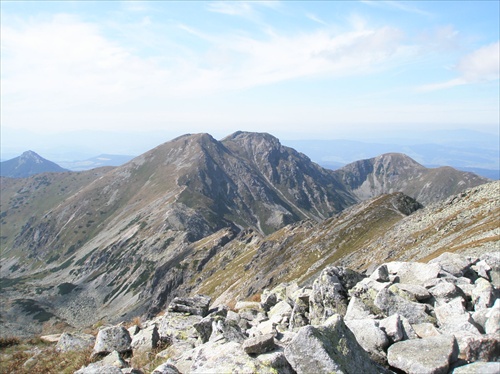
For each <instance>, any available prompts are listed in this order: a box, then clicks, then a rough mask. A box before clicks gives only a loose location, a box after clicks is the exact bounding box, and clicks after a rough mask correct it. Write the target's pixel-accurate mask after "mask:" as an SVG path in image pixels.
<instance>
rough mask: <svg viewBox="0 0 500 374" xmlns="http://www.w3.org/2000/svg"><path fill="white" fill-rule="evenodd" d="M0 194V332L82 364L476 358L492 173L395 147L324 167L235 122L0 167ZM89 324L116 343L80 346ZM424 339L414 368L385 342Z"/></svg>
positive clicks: (490, 275) (491, 276)
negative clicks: (72, 168)
mask: <svg viewBox="0 0 500 374" xmlns="http://www.w3.org/2000/svg"><path fill="white" fill-rule="evenodd" d="M0 204H1V212H2V213H1V217H0V223H1V226H0V227H1V237H0V240H1V245H2V252H1V258H0V261H1V267H0V276H1V279H0V284H1V288H0V303H1V305H2V310H1V314H0V318H1V323H2V331H1V336H2V337H9V336H17V337H21V338H28V337H33V336H39V335H40V334H43V335H46V334H53V333H62V332H64V335H62V336H61V338H60V339H59V338H57V339H56V340H58V341H59V343H58V344H59V346H58V347H59V348H58V349H60V350H61V351H66V350H67V349H69V348H68V346H71V343H70V342H71V341H72V339H74V340H75V341H78V343H75V344H78V345H79V346H80V347H85V348H84V349H89V347H90V345H92V344H91V343H89V341H92V342H94V343H93V344H94V345H92V347H93V348H92V349H93V351H92V352H90V353H89V355H88V360H87V361H89V362H85V363H84V364H82V366H89V365H92V366H91V367H90V368H88V369H82V370H101V369H98V368H97V367H98V366H99V365H101V366H102V365H108V366H109V365H111V366H113V367H114V369H110V367H111V366H109V367H108V368H107V369H102V370H104V371H103V372H106V370H114V371H115V372H117V371H116V370H120V371H121V372H127V370H129V372H132V368H130V367H128V368H126V366H133V367H134V368H135V369H140V370H143V371H146V372H150V371H151V370H153V369H154V368H151V367H150V369H151V370H149V369H147V370H146V369H144V367H145V366H144V365H146V364H144V363H138V361H141V360H142V359H140V357H142V356H141V355H142V354H143V353H141V354H139V352H146V356H148V357H150V358H151V357H152V356H155V354H156V353H159V350H160V348H165V349H166V351H165V352H163V353H162V355H160V356H158V357H157V358H155V359H154V360H152V361H151V360H150V361H148V364H147V365H150V366H151V365H154V364H155V363H158V364H159V361H162V362H161V364H162V366H161V367H160V368H159V369H158V370H164V371H165V372H181V373H184V372H200V373H201V372H220V370H222V371H228V372H231V371H235V372H238V370H239V372H248V371H250V372H269V371H273V370H275V371H277V372H283V373H286V372H290V373H294V372H308V371H307V368H308V367H309V368H314V372H318V371H327V372H329V371H331V372H345V373H351V372H359V371H365V370H366V371H368V372H372V371H373V372H384V371H388V372H390V371H395V372H419V370H420V371H421V372H427V371H426V370H428V368H429V367H431V368H432V369H429V370H430V371H428V372H446V371H449V370H451V369H453V368H454V367H455V366H456V367H457V369H456V370H458V369H459V368H458V366H460V368H463V367H464V365H463V364H464V363H465V362H466V361H470V362H473V361H475V364H474V365H476V366H475V367H478V365H480V363H483V362H486V361H491V360H496V358H494V357H496V356H495V355H494V354H489V353H488V354H486V356H484V354H483V353H479V352H480V351H481V352H482V351H484V352H490V350H491V349H496V348H495V347H497V346H498V341H497V340H495V339H493V340H492V337H491V336H490V335H491V333H489V332H486V325H485V324H486V322H487V320H489V318H490V315H494V314H495V313H496V312H494V311H495V310H496V309H495V308H496V306H495V305H496V304H495V300H496V299H497V298H498V278H500V277H499V276H498V266H497V264H498V258H497V257H495V252H497V251H498V245H499V239H500V237H499V233H498V228H499V224H498V217H499V216H500V184H499V182H498V181H496V182H490V181H488V180H485V179H484V178H480V177H477V176H474V175H473V174H470V173H463V172H458V171H456V170H453V169H450V168H444V169H443V168H437V169H426V168H424V167H423V166H421V165H418V164H417V163H415V162H414V161H413V160H411V159H410V158H408V157H407V156H404V155H400V154H387V155H381V156H380V157H378V158H375V159H372V160H364V161H360V162H359V163H354V164H352V165H348V166H347V167H345V168H343V169H341V170H337V171H331V170H327V169H323V168H321V167H319V166H318V165H316V164H314V163H313V162H311V161H310V160H309V158H308V157H307V156H305V155H303V154H301V153H299V152H296V151H295V150H293V149H291V148H288V147H284V146H282V145H281V144H280V142H279V140H278V139H276V138H275V137H273V136H271V135H269V134H256V133H247V132H237V133H234V134H232V135H230V136H228V137H226V138H224V139H222V140H216V139H214V138H213V137H211V136H210V135H208V134H194V135H184V136H181V137H179V138H176V139H174V140H172V141H170V142H167V143H164V144H162V145H160V146H158V147H156V148H155V149H152V150H151V151H149V152H146V153H145V154H143V155H141V156H139V157H137V158H135V159H133V160H131V161H130V162H128V163H127V164H125V165H122V166H120V167H104V168H97V169H93V170H88V171H82V172H71V173H70V172H66V173H42V174H37V175H34V176H31V177H28V178H4V177H2V178H1V195H0ZM484 290H486V291H484ZM488 290H489V291H488ZM483 291H484V292H486V293H485V294H484V295H483V293H482V292H483ZM488 292H489V293H488ZM486 294H487V295H486ZM450 295H452V296H450ZM485 295H486V296H485ZM488 295H489V296H488ZM457 300H458V301H457ZM459 304H460V305H462V307H460V306H459ZM483 307H484V309H487V310H488V312H484V313H487V314H488V315H487V316H486V315H484V316H482V317H480V318H481V321H482V322H481V323H482V324H483V325H484V326H483V327H482V328H480V326H482V325H481V324H480V323H479V322H477V321H476V322H474V321H475V320H474V321H471V318H472V319H473V314H474V313H475V312H476V311H477V310H479V309H481V308H483ZM452 308H453V309H452ZM460 308H462V309H463V313H462V312H460V313H462V316H461V317H456V316H455V315H456V314H460V313H459V312H458V311H459V310H462V309H460ZM476 309H477V310H476ZM448 314H450V315H452V317H453V316H455V317H456V320H453V321H452V319H449V320H447V319H446V318H447V317H446V316H447V315H448ZM353 315H355V316H356V317H355V318H351V317H352V316H353ZM467 316H469V317H470V318H469V317H467ZM452 317H450V318H452ZM455 317H453V318H455ZM134 318H135V319H136V320H137V326H135V327H133V329H129V330H127V329H125V328H124V326H123V325H120V322H125V323H126V324H127V327H129V326H128V325H129V322H127V321H131V320H134ZM478 318H479V317H478ZM139 319H140V321H141V322H140V323H139V322H138V320H139ZM491 321H493V320H491ZM400 325H401V326H403V327H404V326H406V327H404V329H403V327H401V328H399V327H397V326H400ZM492 325H494V323H493V322H488V326H490V327H488V331H492V330H491V329H492V327H491V326H492ZM92 326H94V328H92ZM97 326H105V327H106V329H109V330H106V331H104V329H101V330H100V331H97V330H96V328H97ZM409 326H410V327H411V328H412V329H413V330H411V329H410V327H409ZM453 326H461V327H460V331H462V330H465V331H468V332H471V331H472V332H473V333H474V334H475V335H474V336H481V337H482V338H481V339H483V340H481V339H479V338H475V337H470V336H469V335H467V337H464V336H458V335H460V334H458V331H455V330H454V328H453ZM470 326H473V327H474V328H476V329H477V331H476V330H474V329H473V328H472V327H470ZM124 330H126V331H127V332H125V331H124ZM101 331H103V332H101ZM411 331H414V334H413V333H412V332H411ZM95 334H98V336H97V337H98V339H101V338H102V339H114V338H117V339H118V338H120V339H121V340H122V342H121V343H120V345H117V346H116V347H115V346H113V345H109V344H108V343H104V342H101V343H99V344H98V345H97V346H96V345H95V344H96V342H95ZM127 334H128V335H127ZM426 334H428V335H429V336H425V338H429V339H430V338H431V337H432V339H430V340H428V341H427V340H425V341H423V340H424V335H426ZM457 334H458V335H457ZM89 335H90V336H89ZM450 336H453V337H454V338H450ZM134 339H135V340H134ZM453 339H455V340H453ZM467 339H468V340H467ZM474 339H476V340H474ZM488 339H489V340H488ZM413 340H416V341H415V342H413ZM420 340H422V341H423V342H420ZM337 341H339V342H342V344H340V343H339V344H340V345H335V344H336V343H335V342H337ZM417 341H418V343H417ZM465 341H469V343H464V342H465ZM293 342H295V343H293ZM334 343H335V344H334ZM399 343H405V344H407V345H402V346H398V345H397V344H399ZM419 344H424V345H425V346H421V345H419ZM427 344H429V346H428V345H427ZM457 344H458V349H459V350H458V352H459V353H458V356H457V349H456V345H457ZM464 344H468V345H467V346H470V347H472V348H470V349H469V348H463V347H465V346H466V345H464ZM495 344H497V345H495ZM431 346H432V347H433V348H427V347H431ZM489 346H491V347H493V348H487V347H489ZM96 347H97V348H96ZM304 347H310V348H308V349H307V350H304ZM311 347H315V348H311ZM393 347H394V348H393ZM450 347H451V348H450ZM473 347H481V348H473ZM426 349H430V350H432V351H436V352H439V354H436V357H435V359H434V358H430V357H429V360H428V361H429V362H421V363H419V364H418V365H421V366H418V365H417V366H412V362H407V361H408V359H407V358H405V357H402V356H404V355H402V354H401V352H405V351H411V350H415V351H423V350H426ZM450 349H451V351H450ZM464 349H465V350H464ZM467 349H469V350H470V352H469V353H466V352H467ZM69 351H71V349H69ZM310 351H314V352H318V353H317V354H316V355H315V356H314V357H310V358H307V357H309V356H308V355H307V352H310ZM462 351H463V352H462ZM472 351H474V352H472ZM152 352H153V353H154V354H153V353H152ZM460 352H462V353H460ZM464 352H465V353H464ZM460 355H462V356H463V357H462V356H460ZM229 356H231V357H232V358H229ZM354 356H355V357H359V358H360V362H356V360H352V359H346V357H354ZM414 356H415V357H417V355H416V354H415V355H414ZM480 356H481V358H477V357H480ZM86 357H87V356H86ZM134 357H135V358H134ZM155 357H156V356H155ZM301 357H306V358H307V360H306V361H303V360H301ZM443 357H446V359H443ZM457 357H458V358H457ZM460 357H462V358H460ZM464 357H465V358H464ZM467 357H468V358H467ZM474 357H476V358H474ZM492 357H493V358H492ZM104 358H105V360H106V361H102V360H101V359H104ZM168 358H170V361H168V360H167V359H168ZM33 360H35V359H33ZM325 360H326V361H325ZM422 360H424V359H422ZM461 360H462V361H461ZM463 360H465V361H463ZM90 361H92V362H90ZM163 361H164V362H163ZM361 361H362V362H361ZM410 361H411V360H410ZM413 361H418V360H416V359H415V360H413ZM424 361H425V360H424ZM31 362H32V363H33V362H34V361H31ZM134 365H135V366H134ZM141 365H142V366H141ZM350 365H351V366H350ZM117 366H121V368H120V369H117ZM490 366H491V365H490ZM148 367H149V366H148ZM92 368H94V369H92ZM481 369H483V367H481ZM148 370H149V371H148ZM168 370H170V371H168ZM217 370H219V371H217ZM433 370H434V371H433ZM461 370H462V369H461ZM474 370H475V369H474ZM485 370H486V369H485ZM488 370H489V369H488ZM107 372H111V371H107Z"/></svg>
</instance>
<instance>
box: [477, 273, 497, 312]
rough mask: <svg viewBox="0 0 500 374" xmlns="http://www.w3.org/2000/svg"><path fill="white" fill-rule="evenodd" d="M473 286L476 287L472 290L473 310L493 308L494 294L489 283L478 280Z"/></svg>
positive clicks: (482, 279)
mask: <svg viewBox="0 0 500 374" xmlns="http://www.w3.org/2000/svg"><path fill="white" fill-rule="evenodd" d="M474 284H475V286H476V287H474V289H473V290H472V302H473V304H474V310H481V309H487V308H489V307H491V306H493V303H494V302H495V294H494V289H493V287H492V285H491V283H490V282H488V281H487V280H486V279H484V278H478V279H477V280H476V281H475V282H474Z"/></svg>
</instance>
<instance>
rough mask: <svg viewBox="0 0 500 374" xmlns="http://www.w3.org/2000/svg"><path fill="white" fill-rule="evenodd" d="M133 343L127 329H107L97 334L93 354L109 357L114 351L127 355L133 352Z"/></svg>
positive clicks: (117, 327) (118, 327)
mask: <svg viewBox="0 0 500 374" xmlns="http://www.w3.org/2000/svg"><path fill="white" fill-rule="evenodd" d="M131 343H132V339H131V338H130V334H129V332H128V331H127V329H126V328H125V327H123V326H112V327H106V328H104V329H102V330H100V331H99V332H98V333H97V337H96V340H95V345H94V350H93V354H94V355H104V354H106V355H107V354H109V353H111V352H113V351H117V352H119V353H127V352H129V351H130V350H132V347H131V345H130V344H131Z"/></svg>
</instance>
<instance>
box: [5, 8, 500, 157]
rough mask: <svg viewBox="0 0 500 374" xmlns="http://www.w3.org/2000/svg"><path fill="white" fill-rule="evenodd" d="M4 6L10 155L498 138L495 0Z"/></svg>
mask: <svg viewBox="0 0 500 374" xmlns="http://www.w3.org/2000/svg"><path fill="white" fill-rule="evenodd" d="M0 4H1V34H0V35H1V102H0V104H1V107H0V116H1V117H0V119H1V146H2V159H5V158H8V156H12V157H15V155H16V154H20V153H21V152H22V151H24V150H27V149H33V148H36V149H42V150H44V151H45V152H49V151H50V150H52V151H53V150H54V149H59V151H60V153H61V155H60V156H61V157H63V153H64V154H70V153H71V152H73V155H74V157H77V153H79V155H80V154H81V155H82V156H83V154H88V155H89V156H90V155H91V153H95V152H97V154H98V153H117V154H138V153H140V152H143V151H146V150H147V149H149V148H152V147H153V146H156V145H158V144H161V143H163V142H165V141H168V140H170V139H172V138H174V137H176V136H178V135H182V134H185V133H198V132H207V133H210V134H212V135H213V136H214V137H216V138H222V137H224V136H226V135H228V134H230V133H233V132H235V131H238V130H245V131H258V132H268V133H271V134H273V135H275V136H277V137H278V138H280V139H340V138H349V139H356V138H362V137H364V138H365V139H366V138H369V137H370V136H373V137H375V136H386V135H387V136H389V135H390V136H393V137H394V136H395V135H397V134H405V133H406V134H409V133H413V132H415V131H424V132H425V131H430V130H445V131H446V130H449V131H452V130H457V129H473V130H477V131H482V132H486V133H491V134H492V135H493V136H498V131H499V120H500V119H499V118H500V107H499V105H500V104H499V103H500V88H499V75H500V63H499V56H500V46H499V39H500V36H499V32H500V31H499V30H500V25H499V14H500V9H499V4H500V2H499V1H497V0H493V1H456V2H455V1H396V0H392V1H383V0H376V1H375V0H361V1H354V0H352V1H317V2H315V1H179V2H176V1H152V2H147V1H109V2H106V1H99V2H92V1H54V2H52V1H26V2H24V1H19V0H16V1H5V0H2V1H1V2H0ZM37 147H38V148H37ZM36 149H33V150H35V151H36ZM52 153H54V152H52Z"/></svg>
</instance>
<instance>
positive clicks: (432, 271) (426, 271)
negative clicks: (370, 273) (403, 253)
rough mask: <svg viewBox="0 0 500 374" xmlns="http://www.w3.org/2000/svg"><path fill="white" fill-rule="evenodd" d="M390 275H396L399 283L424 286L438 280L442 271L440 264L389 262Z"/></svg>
mask: <svg viewBox="0 0 500 374" xmlns="http://www.w3.org/2000/svg"><path fill="white" fill-rule="evenodd" d="M386 265H387V269H388V271H389V274H391V275H396V276H397V277H398V279H399V283H407V284H417V285H422V284H423V283H425V282H426V281H428V280H431V279H436V278H437V277H438V275H439V272H440V271H441V265H439V264H423V263H420V262H399V261H394V262H388V263H387V264H386Z"/></svg>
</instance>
